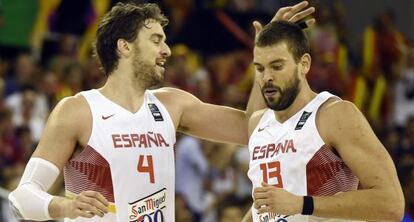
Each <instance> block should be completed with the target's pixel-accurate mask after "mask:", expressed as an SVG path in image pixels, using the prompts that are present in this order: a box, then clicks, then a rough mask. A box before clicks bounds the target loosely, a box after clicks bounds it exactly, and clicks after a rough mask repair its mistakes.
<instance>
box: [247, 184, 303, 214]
mask: <svg viewBox="0 0 414 222" xmlns="http://www.w3.org/2000/svg"><path fill="white" fill-rule="evenodd" d="M253 200H254V208H256V209H257V210H258V212H259V213H265V212H272V213H276V214H282V215H294V214H300V213H301V212H302V205H303V197H301V196H297V195H294V194H292V193H290V192H288V191H286V190H285V189H283V188H277V187H274V186H272V185H269V184H267V183H265V182H262V187H257V188H255V189H254V191H253Z"/></svg>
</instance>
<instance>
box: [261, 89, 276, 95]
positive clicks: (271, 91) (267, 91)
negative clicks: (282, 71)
mask: <svg viewBox="0 0 414 222" xmlns="http://www.w3.org/2000/svg"><path fill="white" fill-rule="evenodd" d="M277 92H278V90H277V88H266V89H264V90H263V94H264V95H265V96H266V97H272V96H274V95H276V93H277Z"/></svg>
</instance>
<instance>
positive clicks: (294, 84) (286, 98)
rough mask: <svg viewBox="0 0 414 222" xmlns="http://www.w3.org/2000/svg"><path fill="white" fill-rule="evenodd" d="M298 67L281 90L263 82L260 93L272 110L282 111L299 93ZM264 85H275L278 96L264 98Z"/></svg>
mask: <svg viewBox="0 0 414 222" xmlns="http://www.w3.org/2000/svg"><path fill="white" fill-rule="evenodd" d="M298 73H299V72H298V69H296V70H295V73H294V74H293V78H292V79H291V80H290V81H289V83H288V86H287V87H286V88H285V89H284V90H282V89H281V88H280V87H278V86H273V85H271V84H265V85H264V86H263V87H262V95H263V98H264V100H265V102H266V104H267V107H269V108H270V109H272V110H274V111H282V110H285V109H287V108H288V107H289V106H291V105H292V103H293V102H294V101H295V99H296V97H297V96H298V94H299V91H300V84H299V83H300V80H299V77H298ZM266 87H275V88H277V90H278V93H279V94H280V95H279V98H278V99H274V98H266V96H265V92H264V89H265V88H266Z"/></svg>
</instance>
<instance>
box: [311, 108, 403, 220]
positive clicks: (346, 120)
mask: <svg viewBox="0 0 414 222" xmlns="http://www.w3.org/2000/svg"><path fill="white" fill-rule="evenodd" d="M317 125H318V131H319V133H320V135H321V136H322V138H323V140H324V141H325V143H326V144H328V145H330V146H332V147H333V148H334V149H335V150H336V151H337V152H338V154H339V156H340V157H341V158H342V159H343V161H344V162H345V163H346V165H347V166H348V167H349V168H350V169H351V171H352V173H353V174H354V175H356V176H357V177H358V179H359V180H360V183H361V185H362V189H361V190H357V191H350V192H343V193H339V194H337V195H334V196H330V197H315V199H314V200H315V211H314V214H315V215H316V216H321V217H331V218H346V219H359V220H393V221H396V220H400V218H401V217H402V215H403V212H404V196H403V193H402V189H401V185H400V183H399V180H398V177H397V173H396V169H395V166H394V164H393V162H392V159H391V158H390V156H389V154H388V152H387V151H386V149H385V148H384V146H383V145H382V144H381V142H380V141H379V139H378V138H377V137H376V135H375V134H374V132H373V130H372V129H371V127H370V125H369V123H368V121H367V120H366V119H365V117H364V116H363V114H362V113H361V112H360V111H359V110H358V109H357V108H356V107H355V105H354V104H352V103H350V102H347V101H335V102H332V103H328V104H325V105H323V107H321V109H320V111H319V112H318V116H317Z"/></svg>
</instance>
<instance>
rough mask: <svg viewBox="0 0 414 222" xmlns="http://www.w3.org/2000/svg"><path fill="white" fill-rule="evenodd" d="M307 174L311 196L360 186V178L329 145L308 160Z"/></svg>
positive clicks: (332, 193) (349, 189) (328, 194)
mask: <svg viewBox="0 0 414 222" xmlns="http://www.w3.org/2000/svg"><path fill="white" fill-rule="evenodd" d="M306 174H307V185H308V195H311V196H331V195H334V194H336V193H338V192H345V191H351V190H356V189H357V188H358V182H359V181H358V178H357V177H356V176H355V175H353V174H352V172H351V170H350V169H349V168H348V166H347V165H346V164H345V163H344V161H342V159H341V158H339V157H338V156H337V155H335V154H334V153H333V152H332V150H331V149H330V148H329V146H327V145H324V146H322V147H321V148H320V149H319V150H318V152H316V153H315V155H314V156H313V157H312V159H311V160H310V161H309V162H308V164H307V165H306Z"/></svg>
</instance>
